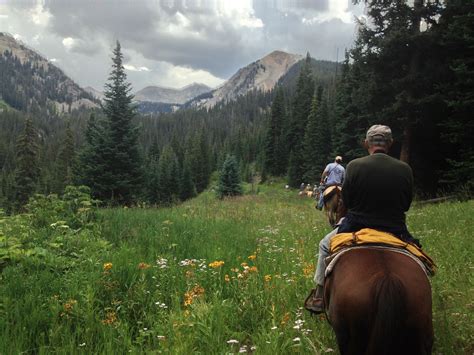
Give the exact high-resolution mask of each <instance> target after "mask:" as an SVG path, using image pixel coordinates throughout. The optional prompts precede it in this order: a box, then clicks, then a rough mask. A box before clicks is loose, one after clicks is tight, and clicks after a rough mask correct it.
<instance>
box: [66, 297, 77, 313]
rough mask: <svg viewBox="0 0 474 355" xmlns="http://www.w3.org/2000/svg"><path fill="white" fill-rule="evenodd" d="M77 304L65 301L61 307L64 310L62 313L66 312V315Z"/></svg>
mask: <svg viewBox="0 0 474 355" xmlns="http://www.w3.org/2000/svg"><path fill="white" fill-rule="evenodd" d="M76 304H77V301H76V300H69V301H67V302H66V303H65V304H64V305H63V308H64V311H65V312H67V313H70V312H71V311H72V309H73V308H74V305H76Z"/></svg>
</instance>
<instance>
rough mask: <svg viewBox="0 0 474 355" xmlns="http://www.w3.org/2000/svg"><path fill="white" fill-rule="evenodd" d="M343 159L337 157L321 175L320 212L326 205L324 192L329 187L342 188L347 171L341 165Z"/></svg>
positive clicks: (318, 207) (318, 206)
mask: <svg viewBox="0 0 474 355" xmlns="http://www.w3.org/2000/svg"><path fill="white" fill-rule="evenodd" d="M341 163H342V157H341V156H339V155H338V156H337V157H336V158H335V159H334V163H329V164H328V165H326V168H325V169H324V171H323V173H322V174H321V182H320V184H319V201H318V205H317V206H316V208H317V209H318V210H322V209H323V205H324V190H325V189H327V188H328V187H329V186H334V185H336V186H340V185H342V183H343V181H344V175H345V172H346V171H345V169H344V167H343V166H342V165H341Z"/></svg>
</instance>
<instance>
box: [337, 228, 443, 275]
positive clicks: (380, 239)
mask: <svg viewBox="0 0 474 355" xmlns="http://www.w3.org/2000/svg"><path fill="white" fill-rule="evenodd" d="M370 244H377V245H380V244H383V245H386V246H389V247H394V248H401V249H405V250H407V251H409V252H410V253H411V254H413V255H414V256H416V257H417V258H418V259H420V260H421V261H422V262H423V264H425V266H426V267H427V268H429V269H430V270H431V271H432V272H433V273H434V271H435V269H436V264H435V263H434V261H433V260H432V259H431V258H430V257H429V256H428V255H427V254H426V253H425V252H424V251H423V250H421V249H420V248H419V247H418V246H416V245H415V244H412V243H407V242H404V241H403V240H401V239H399V238H397V237H395V236H394V235H392V234H390V233H385V232H381V231H378V230H375V229H371V228H364V229H361V230H360V231H358V232H353V233H339V234H336V235H335V236H334V237H333V238H331V244H330V252H331V254H333V253H337V252H338V251H340V250H341V249H342V248H344V247H349V246H355V245H370Z"/></svg>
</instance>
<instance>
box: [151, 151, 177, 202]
mask: <svg viewBox="0 0 474 355" xmlns="http://www.w3.org/2000/svg"><path fill="white" fill-rule="evenodd" d="M157 192H158V201H159V203H161V204H164V205H170V204H171V203H173V202H174V201H175V200H177V198H178V196H179V192H180V189H179V166H178V159H177V157H176V153H175V152H174V150H173V148H172V147H171V146H170V145H167V146H165V147H164V148H163V151H162V153H161V155H160V161H159V163H158V182H157Z"/></svg>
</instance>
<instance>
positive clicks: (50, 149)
mask: <svg viewBox="0 0 474 355" xmlns="http://www.w3.org/2000/svg"><path fill="white" fill-rule="evenodd" d="M365 3H366V5H367V17H368V20H367V21H366V22H360V23H359V24H358V35H357V39H356V41H355V43H354V45H353V47H352V48H348V49H347V50H346V53H345V59H344V61H343V62H342V63H333V62H327V61H319V60H315V59H313V58H312V57H311V55H310V54H309V53H308V54H307V55H306V58H305V59H303V60H302V61H301V62H299V63H298V64H297V65H295V66H294V67H292V68H291V70H290V71H289V72H288V73H287V74H286V75H285V76H284V77H282V78H281V79H280V81H279V84H278V85H277V86H276V87H275V88H274V89H273V90H272V91H269V92H260V91H251V92H249V93H247V94H246V95H244V96H241V97H239V98H237V99H236V100H235V101H231V102H225V103H224V102H222V103H219V104H217V105H216V106H214V107H212V108H210V109H205V108H192V107H189V108H185V109H182V110H179V111H176V112H169V113H160V114H140V113H139V112H138V111H137V108H136V105H135V103H134V100H133V95H131V94H130V91H131V87H130V84H129V83H128V81H127V77H126V74H125V71H124V68H123V63H122V60H123V55H122V52H121V47H120V43H119V42H117V44H116V46H115V49H114V51H113V61H112V65H111V70H110V73H109V74H110V75H109V79H108V81H107V84H106V86H105V95H106V98H105V100H104V102H103V103H102V105H101V107H100V108H95V109H83V108H82V109H76V110H67V111H70V112H59V110H56V109H54V108H53V107H51V106H50V105H48V104H47V100H46V97H47V96H48V95H49V96H51V95H53V96H54V98H55V99H57V100H59V101H64V102H66V103H68V102H70V101H71V98H70V97H69V96H68V93H67V92H61V91H59V92H58V91H57V90H56V91H55V90H54V89H53V86H54V85H53V84H54V77H48V81H46V80H45V81H44V83H45V85H44V89H42V90H38V89H36V87H33V84H32V83H31V82H23V81H21V80H20V81H19V79H18V80H16V79H15V78H16V77H18V78H24V77H25V75H22V76H19V75H18V73H19V72H23V73H27V72H28V71H29V70H32V67H33V64H31V63H30V64H28V63H23V64H22V63H20V62H19V61H18V59H17V58H15V57H14V56H13V55H12V54H11V53H9V52H8V51H6V52H4V53H3V54H2V55H0V70H1V71H0V74H1V77H2V78H13V79H11V80H2V81H1V82H0V87H1V88H0V94H1V97H0V168H1V171H0V208H2V209H4V210H5V211H7V212H8V213H12V212H15V211H21V210H22V207H23V206H24V205H25V204H26V203H27V202H28V199H29V198H30V197H32V196H33V195H34V194H37V193H41V194H51V193H54V194H58V195H61V194H63V192H64V191H65V188H66V186H68V185H86V186H88V187H89V188H91V191H92V195H93V197H94V198H95V199H97V200H99V201H101V203H102V204H103V205H127V206H130V205H137V204H147V205H163V206H166V205H171V204H175V203H178V202H179V201H184V200H186V199H189V198H191V197H194V196H196V194H199V193H201V192H203V191H204V190H206V189H208V188H210V187H213V188H214V187H215V188H217V183H218V182H217V174H214V173H216V172H217V171H220V170H221V169H222V168H223V165H224V164H225V161H226V157H229V156H232V166H236V167H238V168H239V173H240V177H239V179H242V180H243V181H246V182H251V183H255V182H260V181H265V180H269V179H270V180H271V179H273V178H274V177H283V178H285V179H286V181H287V182H288V184H289V185H290V186H291V187H298V186H299V185H300V184H301V183H302V182H304V183H310V184H315V183H317V182H318V181H319V177H320V175H321V172H322V170H323V169H324V167H325V165H326V164H327V163H329V162H331V161H332V160H333V159H334V157H335V156H336V155H341V156H342V157H343V162H344V164H347V162H349V161H350V160H352V159H354V158H356V157H360V156H363V155H365V154H366V152H365V151H364V149H363V147H362V144H361V142H362V141H363V139H364V137H365V132H366V130H367V128H368V127H369V126H370V125H372V124H386V125H389V126H390V127H391V128H392V131H393V136H394V145H393V146H392V150H391V152H390V154H391V155H393V156H394V157H397V158H399V159H401V160H403V161H405V162H407V163H409V164H410V166H411V167H412V168H413V171H414V175H415V183H416V189H417V190H416V191H417V195H418V196H420V197H428V196H436V195H439V194H446V193H453V192H462V193H472V192H473V189H474V140H473V139H472V137H473V136H474V120H473V119H472V112H474V85H473V82H474V21H473V18H474V4H472V2H464V1H445V2H438V1H434V2H433V1H431V2H425V1H423V0H415V1H414V3H413V4H408V3H407V2H406V1H402V0H397V1H375V0H372V1H369V0H367V1H365ZM36 69H38V68H36ZM58 80H59V79H58ZM34 85H37V83H36V84H34ZM19 87H20V88H21V89H20V90H18V88H19ZM28 88H30V89H31V90H28ZM33 89H34V90H33ZM38 93H41V95H39V94H38ZM50 94H51V95H50ZM81 95H83V96H84V97H86V96H87V95H86V94H81ZM33 97H34V98H35V100H32V98H33ZM89 98H90V99H92V98H91V97H89ZM228 164H229V163H228Z"/></svg>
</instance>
